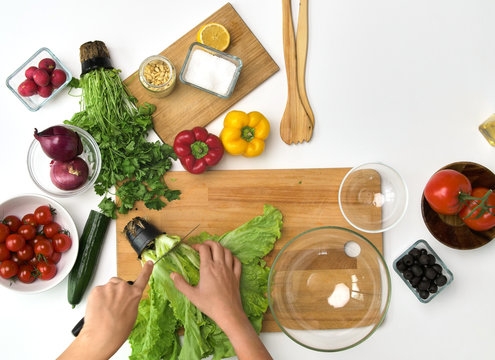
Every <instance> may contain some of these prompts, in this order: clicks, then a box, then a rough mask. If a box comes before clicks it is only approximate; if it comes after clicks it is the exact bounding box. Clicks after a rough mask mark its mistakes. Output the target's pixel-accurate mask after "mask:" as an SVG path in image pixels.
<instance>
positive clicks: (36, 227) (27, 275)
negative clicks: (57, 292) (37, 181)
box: [0, 194, 79, 293]
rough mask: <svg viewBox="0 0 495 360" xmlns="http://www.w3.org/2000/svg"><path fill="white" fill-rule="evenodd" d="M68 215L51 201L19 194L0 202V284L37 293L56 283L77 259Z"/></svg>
mask: <svg viewBox="0 0 495 360" xmlns="http://www.w3.org/2000/svg"><path fill="white" fill-rule="evenodd" d="M78 247H79V237H78V234H77V228H76V225H75V224H74V221H73V220H72V217H71V216H70V214H69V213H68V212H67V210H66V209H64V208H63V206H62V205H60V204H59V203H58V202H56V201H55V200H53V199H51V198H49V197H47V196H44V195H37V194H27V195H20V196H16V197H13V198H10V199H8V200H6V201H4V202H2V203H1V204H0V286H3V287H5V288H8V289H10V290H13V291H17V292H21V293H39V292H42V291H46V290H48V289H51V288H53V287H54V286H56V285H57V284H59V283H60V282H61V281H62V280H63V279H64V278H65V277H66V276H67V275H68V274H69V272H70V271H71V269H72V267H73V266H74V264H75V262H76V258H77V252H78Z"/></svg>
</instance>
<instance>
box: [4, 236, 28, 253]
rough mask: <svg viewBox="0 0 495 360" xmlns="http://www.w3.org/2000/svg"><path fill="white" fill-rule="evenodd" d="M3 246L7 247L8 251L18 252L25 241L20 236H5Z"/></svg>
mask: <svg viewBox="0 0 495 360" xmlns="http://www.w3.org/2000/svg"><path fill="white" fill-rule="evenodd" d="M5 245H7V249H9V250H10V251H19V250H21V249H22V248H23V247H24V245H26V240H25V239H24V237H22V235H19V234H10V235H9V236H7V239H5Z"/></svg>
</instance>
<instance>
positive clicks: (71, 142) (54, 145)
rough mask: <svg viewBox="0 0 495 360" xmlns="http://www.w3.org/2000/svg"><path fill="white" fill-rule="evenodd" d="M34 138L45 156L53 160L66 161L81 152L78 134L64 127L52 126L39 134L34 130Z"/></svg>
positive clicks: (81, 147) (81, 145) (81, 146)
mask: <svg viewBox="0 0 495 360" xmlns="http://www.w3.org/2000/svg"><path fill="white" fill-rule="evenodd" d="M34 137H35V138H36V140H38V141H39V142H40V145H41V148H42V149H43V151H44V152H45V154H46V155H47V156H48V157H49V158H51V159H53V160H59V161H68V160H70V159H73V158H75V157H76V156H77V155H79V154H81V153H82V151H83V144H82V142H81V139H80V138H79V134H77V133H76V132H74V131H72V130H71V129H69V128H66V127H65V126H60V125H57V126H52V127H50V128H48V129H46V130H44V131H42V132H40V133H39V132H38V129H34Z"/></svg>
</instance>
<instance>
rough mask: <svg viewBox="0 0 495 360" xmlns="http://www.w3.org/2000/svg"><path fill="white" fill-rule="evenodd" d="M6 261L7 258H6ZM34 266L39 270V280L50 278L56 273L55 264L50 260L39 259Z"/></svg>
mask: <svg viewBox="0 0 495 360" xmlns="http://www.w3.org/2000/svg"><path fill="white" fill-rule="evenodd" d="M7 261H8V260H7ZM36 268H37V269H38V271H39V272H40V278H41V280H50V279H53V277H54V276H55V275H56V274H57V265H55V264H53V263H51V262H45V261H40V262H39V263H38V265H36Z"/></svg>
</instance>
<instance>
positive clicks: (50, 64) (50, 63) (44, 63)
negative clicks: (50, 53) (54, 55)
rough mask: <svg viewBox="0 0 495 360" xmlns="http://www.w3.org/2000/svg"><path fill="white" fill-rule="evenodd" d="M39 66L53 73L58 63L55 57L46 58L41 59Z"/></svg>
mask: <svg viewBox="0 0 495 360" xmlns="http://www.w3.org/2000/svg"><path fill="white" fill-rule="evenodd" d="M38 66H39V68H40V69H43V70H45V71H46V72H47V73H48V74H51V72H52V71H53V70H54V69H55V67H56V66H57V64H56V63H55V61H54V60H53V59H50V58H46V59H43V60H41V61H40V63H39V64H38Z"/></svg>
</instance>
